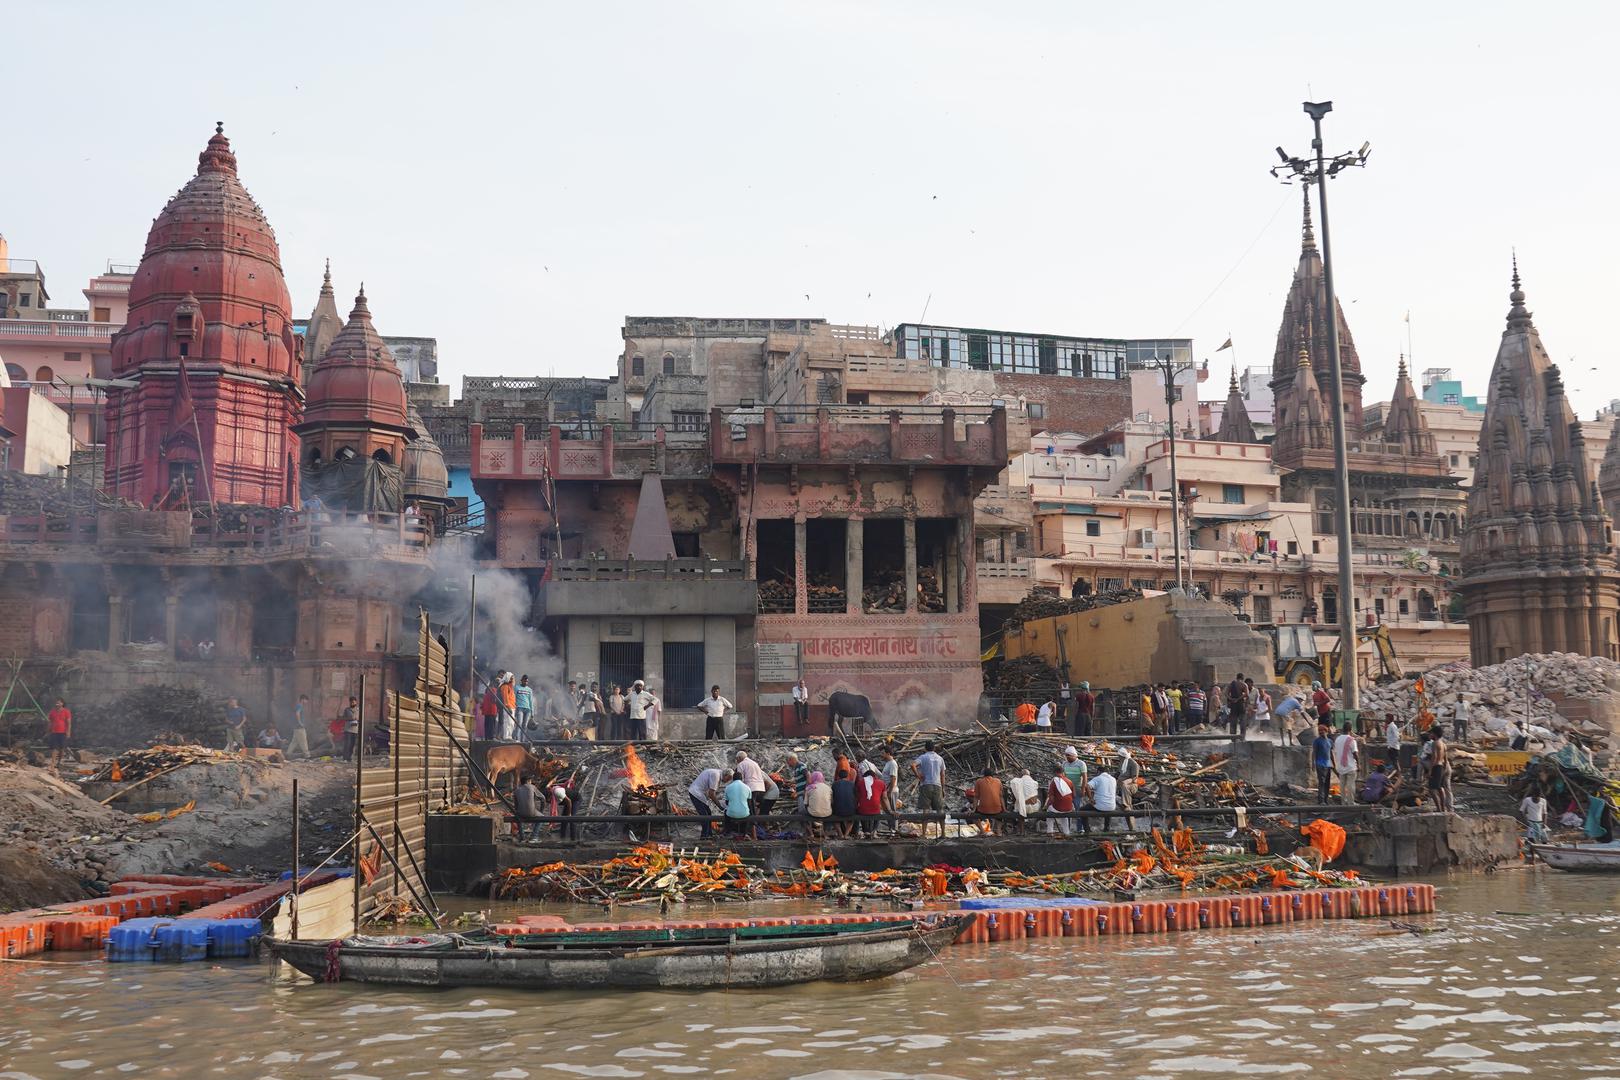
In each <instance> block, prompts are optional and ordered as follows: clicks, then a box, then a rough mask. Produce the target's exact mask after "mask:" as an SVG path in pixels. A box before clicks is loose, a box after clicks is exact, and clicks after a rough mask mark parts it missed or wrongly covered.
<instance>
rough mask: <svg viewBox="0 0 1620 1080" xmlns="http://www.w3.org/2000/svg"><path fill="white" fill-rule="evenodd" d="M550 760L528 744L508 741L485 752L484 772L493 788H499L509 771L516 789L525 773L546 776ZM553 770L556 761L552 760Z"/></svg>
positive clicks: (554, 769) (553, 769)
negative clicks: (522, 744) (537, 753)
mask: <svg viewBox="0 0 1620 1080" xmlns="http://www.w3.org/2000/svg"><path fill="white" fill-rule="evenodd" d="M547 764H548V762H547V761H546V760H545V759H544V758H541V757H539V756H538V755H536V754H535V753H534V752H533V751H531V750H530V749H529V748H528V747H526V746H520V745H519V744H517V743H508V744H506V745H504V746H492V747H490V748H489V749H488V750H486V751H485V752H484V774H485V775H486V776H488V777H489V786H490V789H491V790H497V783H498V781H499V780H500V778H501V777H503V776H505V775H506V774H507V773H511V774H512V785H513V788H514V790H515V789H516V787H517V783H518V781H519V780H520V779H521V778H522V777H523V775H524V774H525V773H535V774H538V775H540V776H541V777H542V778H543V779H544V778H545V768H546V765H547ZM549 764H551V765H552V771H553V772H555V771H556V763H555V762H550V763H549Z"/></svg>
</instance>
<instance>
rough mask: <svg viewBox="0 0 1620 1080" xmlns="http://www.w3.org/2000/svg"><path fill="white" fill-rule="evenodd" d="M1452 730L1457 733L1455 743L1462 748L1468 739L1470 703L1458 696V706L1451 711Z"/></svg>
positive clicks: (1454, 737)
mask: <svg viewBox="0 0 1620 1080" xmlns="http://www.w3.org/2000/svg"><path fill="white" fill-rule="evenodd" d="M1451 730H1452V731H1453V732H1454V733H1455V734H1454V735H1453V741H1455V742H1456V744H1457V745H1458V746H1461V745H1462V744H1463V743H1464V742H1466V741H1467V739H1468V701H1467V700H1466V699H1465V698H1464V697H1463V696H1462V695H1461V694H1458V695H1457V704H1456V705H1454V706H1452V709H1451Z"/></svg>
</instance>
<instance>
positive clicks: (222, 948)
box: [194, 919, 264, 959]
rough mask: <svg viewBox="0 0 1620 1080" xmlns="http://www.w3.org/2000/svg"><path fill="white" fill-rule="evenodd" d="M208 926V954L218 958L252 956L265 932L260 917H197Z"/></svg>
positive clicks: (198, 920) (197, 920)
mask: <svg viewBox="0 0 1620 1080" xmlns="http://www.w3.org/2000/svg"><path fill="white" fill-rule="evenodd" d="M194 921H196V922H200V923H203V924H205V925H206V926H207V927H208V955H209V956H212V957H215V958H216V959H223V958H227V957H235V956H252V955H253V954H254V953H256V952H257V951H258V948H259V937H260V936H261V935H262V934H263V933H264V928H263V925H262V924H261V923H260V922H259V920H258V919H196V920H194Z"/></svg>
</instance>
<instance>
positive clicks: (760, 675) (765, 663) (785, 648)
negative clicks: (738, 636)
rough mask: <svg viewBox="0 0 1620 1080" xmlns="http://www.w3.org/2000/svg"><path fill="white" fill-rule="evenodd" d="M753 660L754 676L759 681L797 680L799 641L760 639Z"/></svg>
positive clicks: (785, 681) (780, 681)
mask: <svg viewBox="0 0 1620 1080" xmlns="http://www.w3.org/2000/svg"><path fill="white" fill-rule="evenodd" d="M756 648H757V649H758V650H759V652H758V656H757V658H756V660H755V662H754V678H755V680H756V681H757V682H761V683H791V682H798V681H799V643H798V642H797V641H761V642H760V643H759V644H758V645H757V646H756Z"/></svg>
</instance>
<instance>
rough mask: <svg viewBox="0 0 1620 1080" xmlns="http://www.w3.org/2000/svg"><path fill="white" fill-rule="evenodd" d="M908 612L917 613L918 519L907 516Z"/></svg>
mask: <svg viewBox="0 0 1620 1080" xmlns="http://www.w3.org/2000/svg"><path fill="white" fill-rule="evenodd" d="M906 614H907V615H915V614H917V519H916V518H914V517H911V516H909V515H908V516H907V517H906Z"/></svg>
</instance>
